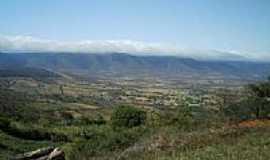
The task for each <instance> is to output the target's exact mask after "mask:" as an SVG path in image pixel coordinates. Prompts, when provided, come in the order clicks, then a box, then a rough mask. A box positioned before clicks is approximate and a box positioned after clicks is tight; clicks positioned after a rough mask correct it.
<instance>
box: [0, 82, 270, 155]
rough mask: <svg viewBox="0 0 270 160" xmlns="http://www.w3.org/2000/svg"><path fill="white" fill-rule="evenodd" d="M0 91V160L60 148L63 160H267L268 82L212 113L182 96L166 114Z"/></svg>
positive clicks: (34, 93) (32, 90) (269, 125)
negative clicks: (41, 149)
mask: <svg viewBox="0 0 270 160" xmlns="http://www.w3.org/2000/svg"><path fill="white" fill-rule="evenodd" d="M42 83H44V82H42ZM17 85H18V84H17ZM53 85H55V84H53ZM0 86H1V87H0V159H3V160H6V159H11V158H12V157H14V156H15V155H17V154H20V153H24V152H27V151H32V150H36V149H39V148H41V147H48V146H57V147H60V148H61V149H62V150H64V152H65V157H66V159H68V160H76V159H80V160H90V159H131V160H133V159H134V160H135V159H145V160H150V159H160V160H167V159H168V160H170V159H172V160H174V159H175V160H178V159H179V160H189V159H195V160H223V159H224V160H231V159H232V160H239V159H240V160H241V159H243V160H258V159H261V160H268V159H269V158H270V155H269V151H270V138H269V137H270V121H269V117H268V116H269V113H270V112H269V109H268V108H269V101H268V97H269V93H270V92H269V88H270V87H269V82H265V83H260V84H255V85H252V86H251V87H250V88H251V90H249V92H247V91H246V92H247V93H248V94H246V95H245V96H243V95H241V97H236V99H237V101H235V102H232V101H230V103H225V102H224V101H225V100H224V101H223V103H220V104H218V106H216V108H215V107H209V106H197V105H191V104H190V102H189V101H190V100H189V98H185V97H183V99H182V100H181V103H179V104H178V105H177V106H175V107H169V108H149V107H148V108H141V107H138V106H136V105H134V106H127V105H120V104H118V105H116V106H114V107H100V106H96V107H93V106H91V105H89V104H86V103H91V99H89V100H86V98H83V99H81V98H78V97H76V98H74V97H70V96H65V95H63V94H62V93H58V94H59V95H57V93H54V94H55V95H57V96H50V95H49V96H48V95H47V94H40V93H39V92H37V91H36V89H35V87H33V88H28V92H25V90H21V88H20V90H16V88H15V89H14V86H13V87H10V86H6V85H0ZM37 86H38V85H37ZM91 91H92V90H91ZM246 92H245V93H246ZM226 101H227V100H226ZM89 106H91V107H89Z"/></svg>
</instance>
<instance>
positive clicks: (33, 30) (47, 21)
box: [0, 0, 270, 60]
mask: <svg viewBox="0 0 270 160" xmlns="http://www.w3.org/2000/svg"><path fill="white" fill-rule="evenodd" d="M89 44H90V45H89ZM14 46H15V47H14ZM67 46H70V48H71V49H70V50H71V51H85V52H87V51H102V52H103V51H117V50H120V51H136V52H149V51H150V52H151V53H154V52H162V53H165V52H166V53H168V54H170V53H174V54H176V53H178V52H185V51H186V50H188V51H190V50H192V52H194V51H198V50H199V51H205V52H206V51H209V50H211V51H219V52H228V53H230V54H231V53H234V54H237V55H241V56H245V57H251V58H257V59H266V58H267V59H268V58H269V60H270V1H269V0H133V1H131V0H2V1H0V49H2V50H3V48H4V50H9V49H10V50H12V49H13V50H24V49H25V50H27V49H28V50H46V47H47V48H49V49H47V50H56V51H57V50H59V48H61V47H67ZM82 46H83V47H82ZM76 47H77V48H79V49H77V50H76V49H75V48H76ZM80 47H81V48H80ZM100 47H102V48H100ZM104 47H105V48H106V47H107V48H108V49H104ZM93 48H94V49H93ZM112 48H113V49H112Z"/></svg>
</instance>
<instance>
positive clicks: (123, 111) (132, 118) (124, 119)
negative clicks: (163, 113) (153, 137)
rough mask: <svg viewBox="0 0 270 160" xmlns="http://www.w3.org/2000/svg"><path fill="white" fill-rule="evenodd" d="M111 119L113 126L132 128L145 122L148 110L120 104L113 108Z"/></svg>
mask: <svg viewBox="0 0 270 160" xmlns="http://www.w3.org/2000/svg"><path fill="white" fill-rule="evenodd" d="M111 121H112V126H113V127H127V128H132V127H135V126H139V125H142V124H145V121H146V112H145V111H143V110H140V109H138V108H134V107H130V106H119V107H116V108H115V109H114V110H113V113H112V117H111Z"/></svg>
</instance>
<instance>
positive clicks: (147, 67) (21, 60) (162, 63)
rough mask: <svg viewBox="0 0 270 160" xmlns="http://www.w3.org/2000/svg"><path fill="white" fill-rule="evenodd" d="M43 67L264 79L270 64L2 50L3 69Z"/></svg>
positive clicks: (66, 70) (81, 72)
mask: <svg viewBox="0 0 270 160" xmlns="http://www.w3.org/2000/svg"><path fill="white" fill-rule="evenodd" d="M26 67H27V68H40V69H45V70H49V71H54V72H63V73H67V74H77V75H88V76H96V75H111V76H135V75H141V76H145V75H149V76H163V77H175V78H177V77H181V76H193V75H194V76H203V77H207V76H213V75H216V76H222V77H237V78H242V79H258V78H259V79H261V78H265V77H267V76H268V75H270V63H267V62H251V61H245V60H239V61H237V60H234V61H230V60H226V61H222V60H196V59H192V58H181V57H176V56H143V55H141V56H139V55H133V54H128V53H110V54H109V53H108V54H94V53H93V54H83V53H73V54H72V53H49V52H48V53H47V52H43V53H0V68H1V69H2V70H3V69H19V68H26Z"/></svg>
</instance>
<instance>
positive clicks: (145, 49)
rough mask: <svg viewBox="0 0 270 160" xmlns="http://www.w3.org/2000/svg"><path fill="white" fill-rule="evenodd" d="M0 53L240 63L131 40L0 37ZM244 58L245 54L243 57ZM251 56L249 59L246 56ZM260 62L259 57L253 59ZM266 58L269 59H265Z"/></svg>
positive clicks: (231, 55) (220, 54)
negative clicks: (167, 57)
mask: <svg viewBox="0 0 270 160" xmlns="http://www.w3.org/2000/svg"><path fill="white" fill-rule="evenodd" d="M0 51H2V52H55V53H57V52H66V53H89V54H90V53H115V52H117V53H129V54H135V55H173V56H180V57H187V58H195V59H210V60H241V59H245V58H244V57H245V56H244V55H242V54H241V53H238V52H235V51H232V52H226V51H218V50H199V49H185V48H180V47H177V46H175V45H166V44H159V43H145V42H138V41H131V40H105V41H89V40H87V41H79V42H62V41H52V40H44V39H39V38H34V37H29V36H0ZM245 55H246V54H245ZM250 57H252V56H250ZM252 58H256V59H261V58H263V57H260V56H257V57H255V56H253V57H252ZM268 58H269V59H270V57H268Z"/></svg>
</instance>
